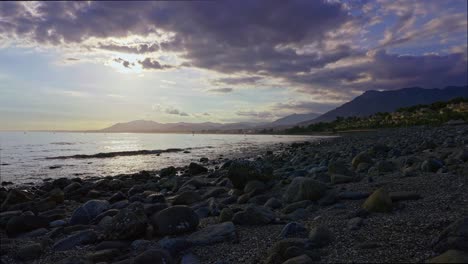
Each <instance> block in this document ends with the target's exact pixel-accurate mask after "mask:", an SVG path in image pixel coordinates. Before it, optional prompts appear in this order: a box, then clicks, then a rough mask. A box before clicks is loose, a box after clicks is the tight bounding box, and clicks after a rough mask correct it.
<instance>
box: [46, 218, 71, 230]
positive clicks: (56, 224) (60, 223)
mask: <svg viewBox="0 0 468 264" xmlns="http://www.w3.org/2000/svg"><path fill="white" fill-rule="evenodd" d="M66 224H67V222H66V221H65V220H60V219H59V220H55V221H52V222H50V223H49V227H52V228H54V227H60V226H64V225H66Z"/></svg>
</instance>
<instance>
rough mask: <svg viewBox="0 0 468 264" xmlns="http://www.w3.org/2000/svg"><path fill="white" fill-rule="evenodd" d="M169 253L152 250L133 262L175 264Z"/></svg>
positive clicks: (138, 263)
mask: <svg viewBox="0 0 468 264" xmlns="http://www.w3.org/2000/svg"><path fill="white" fill-rule="evenodd" d="M173 262H174V260H173V259H172V257H171V255H170V254H169V252H167V251H165V250H163V249H150V250H147V251H145V252H143V253H141V254H139V255H138V256H136V257H135V259H134V260H133V263H134V264H170V263H173Z"/></svg>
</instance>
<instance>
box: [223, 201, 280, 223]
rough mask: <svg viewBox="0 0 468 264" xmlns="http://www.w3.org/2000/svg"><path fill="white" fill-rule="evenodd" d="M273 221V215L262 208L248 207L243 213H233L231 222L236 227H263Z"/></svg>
mask: <svg viewBox="0 0 468 264" xmlns="http://www.w3.org/2000/svg"><path fill="white" fill-rule="evenodd" d="M274 220H275V214H274V213H273V212H272V211H270V210H269V209H267V208H265V207H263V206H257V205H249V206H247V207H246V208H245V210H244V211H241V212H238V213H235V214H234V216H233V218H232V221H233V222H234V223H235V224H238V225H264V224H269V223H271V222H273V221H274Z"/></svg>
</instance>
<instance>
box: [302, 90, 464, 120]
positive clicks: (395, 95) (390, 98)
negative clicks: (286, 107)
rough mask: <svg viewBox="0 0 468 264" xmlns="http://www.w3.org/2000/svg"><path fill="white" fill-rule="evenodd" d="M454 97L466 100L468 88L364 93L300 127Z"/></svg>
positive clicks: (372, 91) (391, 110)
mask: <svg viewBox="0 0 468 264" xmlns="http://www.w3.org/2000/svg"><path fill="white" fill-rule="evenodd" d="M456 97H467V98H468V86H448V87H445V88H444V89H424V88H420V87H411V88H403V89H400V90H394V91H381V92H380V91H374V90H371V91H366V92H364V93H363V94H362V95H360V96H358V97H356V98H354V99H353V100H351V101H350V102H347V103H345V104H343V105H341V106H340V107H338V108H335V109H333V110H331V111H329V112H327V113H325V114H323V115H321V116H319V117H317V118H315V119H312V120H310V121H306V122H302V123H300V124H299V125H300V126H307V125H309V124H313V123H318V122H330V121H333V120H335V119H336V117H338V116H341V117H349V116H358V117H363V116H369V115H372V114H375V113H378V112H393V111H395V110H397V109H398V108H401V107H408V106H413V105H417V104H431V103H434V102H437V101H448V100H450V99H453V98H456Z"/></svg>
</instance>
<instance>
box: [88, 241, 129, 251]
mask: <svg viewBox="0 0 468 264" xmlns="http://www.w3.org/2000/svg"><path fill="white" fill-rule="evenodd" d="M128 246H129V243H128V242H127V241H117V240H111V241H102V242H101V243H99V244H97V245H96V247H95V248H94V249H95V250H104V249H125V248H127V247H128Z"/></svg>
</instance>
